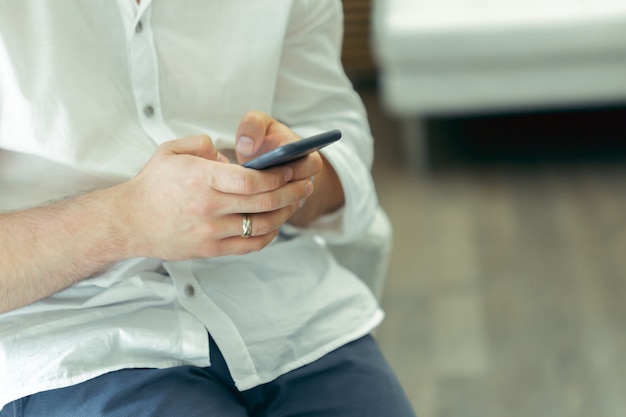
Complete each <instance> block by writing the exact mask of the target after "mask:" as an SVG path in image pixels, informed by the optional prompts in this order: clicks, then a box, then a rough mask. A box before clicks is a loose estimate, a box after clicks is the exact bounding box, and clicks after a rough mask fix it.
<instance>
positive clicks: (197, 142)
mask: <svg viewBox="0 0 626 417" xmlns="http://www.w3.org/2000/svg"><path fill="white" fill-rule="evenodd" d="M161 148H162V149H163V150H164V151H165V152H168V153H172V154H186V155H194V156H199V157H201V158H205V159H210V160H212V161H215V160H219V155H220V154H219V152H218V151H217V148H216V147H215V146H214V145H213V141H212V140H211V138H210V137H209V136H207V135H193V136H187V137H184V138H180V139H174V140H170V141H168V142H165V143H164V144H163V145H161Z"/></svg>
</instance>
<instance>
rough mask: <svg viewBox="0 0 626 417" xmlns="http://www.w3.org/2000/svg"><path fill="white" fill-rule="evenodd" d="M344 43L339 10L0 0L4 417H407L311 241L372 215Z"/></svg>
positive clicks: (355, 311)
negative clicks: (287, 149) (278, 150)
mask: <svg viewBox="0 0 626 417" xmlns="http://www.w3.org/2000/svg"><path fill="white" fill-rule="evenodd" d="M340 41H341V4H340V2H338V1H332V0H324V1H321V0H310V1H307V0H295V1H287V0H271V1H270V0H268V1H256V2H244V1H242V0H233V1H229V2H217V1H201V0H195V1H187V2H184V3H181V2H165V1H158V0H153V1H148V0H143V1H141V3H140V4H137V3H136V2H135V1H133V0H118V1H117V2H114V1H97V0H89V1H84V0H81V1H72V2H63V4H62V5H61V4H55V3H54V2H46V1H40V0H20V1H5V2H2V3H1V4H0V196H1V197H0V212H1V213H2V214H0V268H1V269H2V271H3V273H2V276H1V277H0V311H2V313H1V314H0V373H1V374H2V379H1V380H0V406H4V407H3V408H2V411H1V412H0V416H3V417H4V416H8V415H11V416H13V415H24V416H35V415H46V416H57V415H58V416H64V415H72V416H73V415H79V416H81V415H89V416H92V415H106V416H113V415H116V416H117V415H119V416H143V415H146V416H148V415H151V416H152V415H159V416H170V415H171V416H178V415H184V416H194V415H220V416H222V415H225V416H239V415H241V416H248V415H250V416H257V415H259V416H261V415H267V416H280V415H304V414H306V415H320V416H322V415H323V416H334V415H342V416H343V415H346V416H352V415H355V416H356V415H358V416H367V415H377V416H380V415H385V416H396V415H397V416H404V415H412V412H411V410H410V407H409V405H408V401H407V400H406V398H405V397H404V395H403V394H402V391H401V389H400V388H399V386H398V383H397V381H396V380H395V378H394V377H393V375H392V373H391V371H390V370H389V368H388V366H387V365H386V364H385V362H384V359H383V358H382V356H381V355H380V352H379V351H378V348H377V347H376V345H375V343H374V342H373V340H372V339H371V337H369V336H367V334H368V333H369V332H370V331H371V330H372V329H373V328H374V327H375V326H376V325H378V323H379V322H380V321H381V319H382V312H381V311H380V309H379V308H378V306H377V305H376V302H375V300H374V299H373V297H372V295H371V294H370V293H369V291H368V290H367V289H366V287H365V286H364V285H363V284H362V283H360V281H359V279H358V278H357V277H354V276H353V275H352V274H351V273H349V272H348V271H346V270H345V269H343V268H341V267H340V266H339V265H338V264H337V263H336V262H335V261H334V260H333V259H332V257H331V256H330V255H329V254H328V252H327V251H326V249H325V248H324V246H323V245H322V244H320V243H319V241H320V240H319V238H320V237H321V238H323V239H325V240H326V241H330V242H345V241H350V240H351V239H353V238H354V237H355V236H357V235H358V234H359V233H361V232H362V231H364V230H365V229H366V228H367V227H368V226H369V223H370V222H371V219H372V217H373V213H374V210H375V209H376V197H375V192H374V188H373V185H372V180H371V177H370V175H369V165H370V164H371V159H372V154H371V153H372V146H371V145H372V144H371V137H370V134H369V131H368V128H367V124H366V118H365V115H364V112H363V109H362V106H361V104H360V102H359V101H358V97H357V96H356V94H355V93H354V91H352V89H351V87H350V84H349V82H348V81H347V79H346V78H345V75H344V74H343V72H342V70H341V65H340V60H339V49H340V48H339V46H340ZM252 109H254V110H252ZM270 115H271V116H270ZM278 120H280V122H279V121H278ZM332 128H338V129H341V130H342V132H343V138H342V140H341V141H340V142H339V143H336V144H333V145H332V146H330V147H328V148H327V149H326V150H324V151H323V152H322V153H313V154H311V155H309V156H307V157H306V158H304V159H301V160H299V161H296V162H292V163H289V164H287V165H284V166H279V167H275V168H271V169H268V170H265V171H256V170H252V169H246V168H243V167H241V166H240V164H241V163H243V162H245V161H247V160H250V159H251V158H253V157H255V156H258V155H260V154H262V153H264V152H266V151H268V150H270V149H273V148H275V147H276V146H279V145H281V144H284V143H288V142H291V141H294V140H297V139H298V138H299V137H304V136H308V135H311V134H314V133H319V132H321V131H323V130H328V129H332ZM176 138H177V139H176ZM229 154H230V155H229ZM227 156H230V161H229V158H227ZM231 162H233V163H231ZM235 162H236V163H235Z"/></svg>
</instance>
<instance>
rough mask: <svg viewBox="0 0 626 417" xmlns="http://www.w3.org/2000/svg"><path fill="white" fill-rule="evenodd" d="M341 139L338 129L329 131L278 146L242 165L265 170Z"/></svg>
mask: <svg viewBox="0 0 626 417" xmlns="http://www.w3.org/2000/svg"><path fill="white" fill-rule="evenodd" d="M340 138H341V131H340V130H339V129H334V130H329V131H328V132H323V133H320V134H317V135H314V136H309V137H308V138H304V139H300V140H297V141H295V142H291V143H288V144H286V145H283V146H279V147H278V148H276V149H272V150H271V151H269V152H266V153H264V154H263V155H261V156H258V157H256V158H254V159H251V160H250V161H248V162H246V163H245V164H243V166H244V167H246V168H253V169H266V168H271V167H274V166H276V165H282V164H286V163H287V162H291V161H294V160H296V159H299V158H302V157H304V156H306V155H308V154H310V153H311V152H315V151H318V150H320V149H322V148H323V147H325V146H328V145H330V144H331V143H333V142H336V141H338V140H339V139H340Z"/></svg>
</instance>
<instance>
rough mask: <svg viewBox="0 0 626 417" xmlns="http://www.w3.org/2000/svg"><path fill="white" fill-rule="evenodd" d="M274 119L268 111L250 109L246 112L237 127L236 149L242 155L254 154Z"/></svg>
mask: <svg viewBox="0 0 626 417" xmlns="http://www.w3.org/2000/svg"><path fill="white" fill-rule="evenodd" d="M273 122H274V119H272V117H271V116H270V115H268V114H266V113H263V112H260V111H250V112H248V113H246V114H245V115H244V116H243V117H242V118H241V122H239V126H238V127H237V136H236V138H237V143H236V146H235V149H236V151H237V154H239V155H241V156H244V157H246V156H251V155H254V154H255V153H256V152H257V151H258V150H259V148H260V147H261V145H262V144H263V139H264V138H265V133H266V132H267V131H268V130H269V127H270V125H271V124H272V123H273Z"/></svg>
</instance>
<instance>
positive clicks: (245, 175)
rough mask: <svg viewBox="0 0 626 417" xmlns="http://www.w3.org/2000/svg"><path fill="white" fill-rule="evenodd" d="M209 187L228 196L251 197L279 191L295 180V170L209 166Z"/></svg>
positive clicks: (230, 165) (283, 167) (232, 165)
mask: <svg viewBox="0 0 626 417" xmlns="http://www.w3.org/2000/svg"><path fill="white" fill-rule="evenodd" d="M207 168H208V171H207V172H206V176H207V180H208V183H209V187H211V188H212V189H214V190H217V191H220V192H223V193H227V194H242V195H251V194H259V193H264V192H269V191H273V190H277V189H279V188H280V187H282V186H284V185H285V184H286V183H288V182H289V181H291V180H292V178H293V169H292V168H291V167H289V166H279V167H275V168H272V169H267V170H264V171H256V170H253V169H248V168H243V167H241V166H239V165H236V164H228V165H220V166H215V165H212V166H208V167H207Z"/></svg>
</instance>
